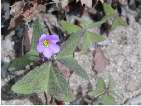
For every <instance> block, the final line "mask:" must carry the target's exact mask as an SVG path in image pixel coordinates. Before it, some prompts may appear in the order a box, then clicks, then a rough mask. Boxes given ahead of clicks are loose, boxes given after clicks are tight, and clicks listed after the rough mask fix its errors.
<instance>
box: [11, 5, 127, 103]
mask: <svg viewBox="0 0 141 106" xmlns="http://www.w3.org/2000/svg"><path fill="white" fill-rule="evenodd" d="M104 11H105V13H106V15H105V17H104V18H103V19H102V20H101V21H99V22H92V21H89V20H87V21H86V20H81V19H79V18H78V19H79V20H80V21H81V26H83V27H81V28H80V27H79V26H77V25H74V24H71V23H68V22H66V21H63V20H62V21H60V22H59V23H60V26H61V27H62V29H63V30H64V31H65V33H66V34H67V35H68V38H67V40H66V41H64V42H63V43H61V44H60V39H59V36H58V35H57V34H47V33H44V32H43V28H44V25H43V22H42V21H41V20H40V19H36V20H35V21H34V22H33V37H32V42H31V49H30V51H29V52H27V53H26V54H25V55H24V56H22V57H20V58H16V59H15V60H13V61H12V62H11V64H10V65H9V70H10V71H16V70H21V69H24V67H25V66H26V65H29V64H30V63H33V64H34V68H33V69H31V70H30V71H29V73H27V74H26V75H25V76H24V77H23V78H22V79H20V80H19V81H18V82H17V83H15V84H14V85H13V86H12V91H14V92H15V93H18V94H33V93H41V92H45V93H46V94H47V95H50V96H51V97H54V98H56V99H57V100H63V101H65V102H70V101H72V100H73V99H74V98H73V95H71V91H70V87H69V80H67V79H66V78H65V77H64V75H63V74H62V73H61V71H60V70H59V68H58V65H57V63H58V62H59V63H61V64H63V65H64V66H66V67H67V68H69V69H70V70H71V71H73V72H74V73H75V74H77V75H79V76H80V77H81V78H83V79H85V80H89V78H88V75H87V73H86V71H85V70H84V69H83V68H82V67H81V66H80V65H79V64H78V63H77V61H76V60H75V57H74V52H75V50H76V47H77V46H78V44H79V43H80V41H82V43H81V46H80V47H81V50H82V51H85V52H86V51H87V50H88V49H89V48H90V47H91V46H93V44H95V43H97V42H101V41H103V40H105V37H104V36H101V35H99V34H97V33H94V32H89V31H88V29H90V28H93V27H99V26H100V25H101V24H102V23H103V22H105V21H107V20H112V29H115V28H116V27H117V26H119V25H126V23H125V22H124V21H123V20H122V19H121V18H120V17H119V16H118V15H117V14H116V12H115V11H114V10H113V9H112V8H111V6H110V5H108V4H104ZM37 63H38V64H37ZM99 83H104V82H103V81H101V80H100V81H99ZM99 89H100V88H99ZM101 89H102V91H101V92H103V94H104V90H103V89H104V88H101ZM90 95H93V93H90ZM94 95H95V94H94ZM104 99H105V98H104Z"/></svg>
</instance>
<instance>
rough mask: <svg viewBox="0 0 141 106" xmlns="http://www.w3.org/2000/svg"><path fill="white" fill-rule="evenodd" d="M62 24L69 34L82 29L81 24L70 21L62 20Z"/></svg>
mask: <svg viewBox="0 0 141 106" xmlns="http://www.w3.org/2000/svg"><path fill="white" fill-rule="evenodd" d="M60 24H61V26H62V27H63V29H64V30H65V31H67V33H68V34H71V33H75V32H78V31H80V30H81V28H80V27H79V26H77V25H74V24H71V23H68V22H66V21H61V22H60Z"/></svg>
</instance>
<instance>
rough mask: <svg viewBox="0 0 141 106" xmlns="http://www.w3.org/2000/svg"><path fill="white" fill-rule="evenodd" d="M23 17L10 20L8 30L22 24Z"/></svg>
mask: <svg viewBox="0 0 141 106" xmlns="http://www.w3.org/2000/svg"><path fill="white" fill-rule="evenodd" d="M23 18H24V17H23V16H21V15H20V16H18V17H14V18H12V19H11V21H10V24H9V27H8V29H14V28H15V27H16V26H17V25H19V24H21V23H22V22H23Z"/></svg>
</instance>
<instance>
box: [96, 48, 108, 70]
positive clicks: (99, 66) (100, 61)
mask: <svg viewBox="0 0 141 106" xmlns="http://www.w3.org/2000/svg"><path fill="white" fill-rule="evenodd" d="M108 63H109V61H108V60H107V58H106V57H105V56H104V53H103V51H102V50H101V49H100V48H96V54H95V57H94V64H95V66H94V69H95V70H96V72H102V71H104V69H105V68H106V65H108Z"/></svg>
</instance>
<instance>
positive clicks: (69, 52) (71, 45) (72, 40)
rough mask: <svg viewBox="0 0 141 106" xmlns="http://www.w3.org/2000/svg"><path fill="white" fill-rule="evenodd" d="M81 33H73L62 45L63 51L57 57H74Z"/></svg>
mask: <svg viewBox="0 0 141 106" xmlns="http://www.w3.org/2000/svg"><path fill="white" fill-rule="evenodd" d="M80 34H81V33H75V34H74V33H73V34H71V35H70V37H69V38H68V39H67V41H66V42H65V43H64V44H63V45H62V48H63V49H62V50H61V52H60V53H59V54H58V55H57V59H61V58H65V57H73V53H74V50H75V48H76V46H77V44H78V42H79V39H80Z"/></svg>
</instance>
